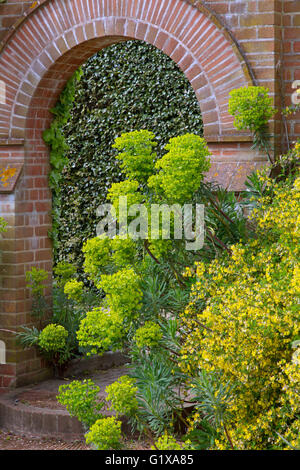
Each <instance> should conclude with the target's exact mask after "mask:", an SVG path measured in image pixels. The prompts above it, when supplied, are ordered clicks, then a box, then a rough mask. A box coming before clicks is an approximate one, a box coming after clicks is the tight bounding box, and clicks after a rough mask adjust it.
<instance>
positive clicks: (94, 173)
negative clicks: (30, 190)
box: [53, 41, 203, 267]
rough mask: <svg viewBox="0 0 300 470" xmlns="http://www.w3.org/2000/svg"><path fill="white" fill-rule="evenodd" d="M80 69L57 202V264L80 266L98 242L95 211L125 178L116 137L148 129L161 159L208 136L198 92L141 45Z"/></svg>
mask: <svg viewBox="0 0 300 470" xmlns="http://www.w3.org/2000/svg"><path fill="white" fill-rule="evenodd" d="M81 70H82V76H81V77H80V79H79V81H78V82H77V83H76V86H75V97H74V102H73V104H72V105H71V107H72V108H71V111H70V118H69V120H68V122H67V123H66V124H65V125H64V126H63V125H62V129H63V133H64V136H65V139H66V144H67V145H68V147H69V149H68V150H67V151H66V152H65V157H66V158H67V160H68V163H67V164H66V165H65V167H64V169H63V171H62V175H63V181H64V184H63V186H61V187H60V198H59V201H58V200H57V203H56V202H55V201H56V199H54V201H53V204H54V207H53V214H54V217H55V219H56V220H55V221H54V223H53V225H54V226H55V231H56V233H55V242H54V261H55V262H58V261H59V260H68V261H69V262H74V263H75V264H76V265H77V266H78V267H79V266H81V265H82V262H83V254H82V250H81V249H82V245H83V242H85V241H86V240H87V239H88V238H92V237H94V236H95V228H96V225H97V216H96V209H97V207H98V206H99V205H100V204H104V203H105V202H107V201H106V196H107V191H108V188H109V187H110V185H111V184H112V183H115V182H119V181H120V180H122V179H123V178H124V175H123V176H122V174H120V168H119V166H118V165H117V161H116V159H115V155H116V150H115V149H114V148H113V144H114V140H115V138H116V137H118V136H120V135H121V134H122V133H125V132H131V131H134V130H140V129H147V130H149V131H151V132H153V133H154V134H155V136H156V138H157V141H158V147H157V148H156V153H158V155H160V154H162V152H163V149H164V146H165V145H166V144H167V142H168V140H169V139H170V138H171V137H175V136H177V135H182V134H185V133H187V132H190V133H195V134H197V135H201V136H202V135H203V125H202V117H201V112H200V108H199V103H198V101H197V98H196V95H195V92H194V90H193V88H192V87H191V85H190V83H189V81H188V80H187V79H186V77H185V75H184V74H183V72H182V71H181V70H180V69H179V68H178V66H177V65H176V64H175V62H174V61H172V59H170V58H169V57H168V56H167V55H166V54H164V53H163V52H162V51H160V50H159V49H157V48H156V47H154V46H151V45H149V44H148V43H146V42H142V41H126V42H122V43H119V44H115V45H113V46H109V47H107V48H105V49H102V50H101V51H100V52H99V53H97V54H96V55H94V56H92V57H91V58H89V59H88V60H87V62H86V63H85V64H84V65H83V67H82V68H81ZM58 214H59V215H58ZM53 235H54V234H53Z"/></svg>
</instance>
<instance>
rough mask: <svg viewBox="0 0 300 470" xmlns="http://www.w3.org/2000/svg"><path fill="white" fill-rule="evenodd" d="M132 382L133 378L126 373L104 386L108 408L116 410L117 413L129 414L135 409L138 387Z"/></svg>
mask: <svg viewBox="0 0 300 470" xmlns="http://www.w3.org/2000/svg"><path fill="white" fill-rule="evenodd" d="M134 384H135V380H134V379H132V378H131V377H129V376H128V375H123V376H122V377H119V379H118V380H117V381H116V382H114V383H112V384H111V385H108V386H107V387H106V389H105V391H106V393H107V397H106V400H107V401H110V402H111V407H110V409H111V410H114V411H116V413H117V415H122V414H123V415H127V416H130V415H132V414H134V413H135V412H136V411H137V408H138V402H137V399H136V392H137V390H138V389H137V387H135V386H134Z"/></svg>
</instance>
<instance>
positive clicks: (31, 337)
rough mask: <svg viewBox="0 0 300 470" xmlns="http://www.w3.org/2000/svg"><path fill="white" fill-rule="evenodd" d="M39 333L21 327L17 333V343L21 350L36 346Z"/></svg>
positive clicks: (35, 330) (26, 327) (35, 329)
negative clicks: (21, 347)
mask: <svg viewBox="0 0 300 470" xmlns="http://www.w3.org/2000/svg"><path fill="white" fill-rule="evenodd" d="M39 336H40V331H39V330H38V329H37V328H36V327H35V326H33V327H31V328H30V327H28V326H23V327H22V330H21V331H19V332H18V333H17V337H18V341H19V342H20V344H21V345H22V346H23V348H30V347H31V346H37V345H38V342H39Z"/></svg>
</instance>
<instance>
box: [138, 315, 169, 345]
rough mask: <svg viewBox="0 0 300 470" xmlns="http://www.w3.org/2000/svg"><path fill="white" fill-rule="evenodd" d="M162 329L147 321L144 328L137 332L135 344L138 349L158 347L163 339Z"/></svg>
mask: <svg viewBox="0 0 300 470" xmlns="http://www.w3.org/2000/svg"><path fill="white" fill-rule="evenodd" d="M162 336H163V334H162V329H161V327H160V326H159V325H158V324H157V323H154V322H153V321H146V322H145V324H144V325H143V326H141V327H140V328H138V329H137V330H136V332H135V337H134V339H135V343H136V345H137V346H138V348H149V349H151V348H153V347H155V346H157V345H158V343H159V342H160V340H161V339H162Z"/></svg>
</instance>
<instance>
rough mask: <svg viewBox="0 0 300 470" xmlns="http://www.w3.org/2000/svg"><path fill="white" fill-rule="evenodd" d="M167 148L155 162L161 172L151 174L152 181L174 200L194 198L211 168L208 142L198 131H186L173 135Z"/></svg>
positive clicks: (167, 196) (149, 181)
mask: <svg viewBox="0 0 300 470" xmlns="http://www.w3.org/2000/svg"><path fill="white" fill-rule="evenodd" d="M165 149H166V150H168V153H166V154H165V155H164V156H163V157H162V158H160V159H159V160H158V161H157V162H156V164H155V168H156V169H157V170H159V173H158V174H155V175H152V176H151V177H150V178H149V180H148V185H149V187H150V188H153V189H154V190H155V192H157V193H158V194H162V196H164V197H165V198H166V199H167V200H168V201H172V203H175V202H177V203H184V202H187V201H190V200H191V199H192V196H193V194H194V193H195V191H196V190H197V189H198V188H199V187H200V185H201V183H202V181H203V173H205V172H206V171H208V170H209V168H210V161H209V159H208V157H209V155H210V152H209V150H208V147H207V144H206V142H205V140H204V139H203V138H202V137H199V136H198V135H195V134H185V135H183V136H179V137H173V138H172V139H170V141H169V143H168V144H167V145H166V146H165Z"/></svg>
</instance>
